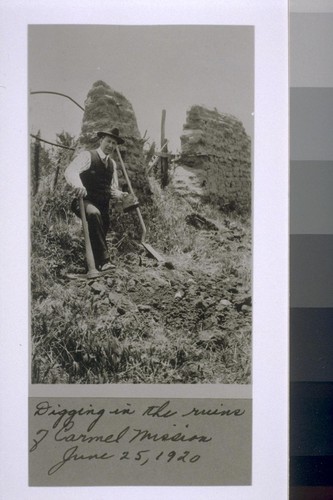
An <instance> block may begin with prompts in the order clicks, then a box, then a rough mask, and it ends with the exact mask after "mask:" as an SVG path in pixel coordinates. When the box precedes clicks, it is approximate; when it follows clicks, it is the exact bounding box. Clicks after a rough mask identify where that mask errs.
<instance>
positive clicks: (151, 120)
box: [28, 25, 254, 152]
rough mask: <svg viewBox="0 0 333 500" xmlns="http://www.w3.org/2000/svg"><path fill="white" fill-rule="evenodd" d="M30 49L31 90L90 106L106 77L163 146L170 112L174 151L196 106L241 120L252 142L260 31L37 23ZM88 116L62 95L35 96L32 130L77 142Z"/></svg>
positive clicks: (32, 99) (31, 110)
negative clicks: (88, 101) (189, 112)
mask: <svg viewBox="0 0 333 500" xmlns="http://www.w3.org/2000/svg"><path fill="white" fill-rule="evenodd" d="M28 44H29V45H28V47H29V58H28V71H29V91H40V90H48V91H55V92H61V93H64V94H67V95H69V96H70V97H72V98H73V99H74V100H76V101H77V102H78V103H80V104H81V105H82V106H84V101H85V99H86V96H87V93H88V91H89V90H90V88H91V87H92V85H93V83H94V82H96V81H97V80H103V81H104V82H105V83H107V84H108V85H110V86H111V87H112V88H113V89H114V90H116V91H118V92H121V93H122V94H123V95H124V96H125V97H126V98H127V99H128V100H129V101H130V102H131V104H132V106H133V109H134V112H135V114H136V118H137V122H138V127H139V130H140V133H141V134H142V135H143V134H144V133H145V130H147V136H148V137H149V138H150V142H152V141H153V140H154V141H156V143H157V145H159V144H160V133H161V132H160V131H161V115H162V109H166V137H167V138H168V139H169V141H170V150H171V151H173V152H176V150H180V135H181V134H182V130H183V125H184V123H185V122H186V111H187V110H188V109H189V108H190V107H191V106H192V105H195V104H197V105H204V106H207V107H208V108H210V109H213V108H214V107H215V108H217V109H218V111H220V112H222V113H230V114H232V115H234V116H236V117H237V118H238V119H240V120H241V121H242V123H243V125H244V127H245V129H246V132H247V133H248V134H249V135H250V136H251V137H252V138H253V112H254V30H253V27H248V26H212V25H211V26H200V25H193V26H190V25H186V26H177V25H173V26H170V25H169V26H156V25H155V26H120V25H108V26H103V25H33V26H30V27H29V34H28ZM82 117H83V112H82V111H81V110H80V109H79V108H78V107H77V106H75V105H74V104H73V103H71V102H70V101H69V100H67V99H64V98H62V97H58V96H53V95H42V94H40V95H33V96H31V97H30V102H29V129H30V132H31V133H36V132H37V131H38V130H39V129H40V130H41V137H42V138H44V139H46V140H50V141H54V140H55V138H56V135H55V134H56V133H59V132H61V131H62V130H65V131H68V132H70V133H71V134H73V135H75V136H76V137H78V135H79V134H80V130H81V124H82Z"/></svg>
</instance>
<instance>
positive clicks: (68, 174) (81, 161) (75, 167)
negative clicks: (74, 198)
mask: <svg viewBox="0 0 333 500" xmlns="http://www.w3.org/2000/svg"><path fill="white" fill-rule="evenodd" d="M90 163H91V155H90V153H89V151H83V152H82V153H80V154H78V156H76V157H75V158H74V160H73V161H72V162H71V163H70V164H69V165H68V167H67V168H66V170H65V179H66V181H67V182H68V184H69V185H70V186H71V187H72V188H81V187H84V186H83V184H82V181H81V179H80V174H81V173H82V172H84V171H85V170H88V168H89V167H90Z"/></svg>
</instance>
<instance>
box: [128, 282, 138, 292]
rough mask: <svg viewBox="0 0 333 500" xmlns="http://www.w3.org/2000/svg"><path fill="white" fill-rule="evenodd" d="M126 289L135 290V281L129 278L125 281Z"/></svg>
mask: <svg viewBox="0 0 333 500" xmlns="http://www.w3.org/2000/svg"><path fill="white" fill-rule="evenodd" d="M127 291H128V292H135V291H136V281H135V280H133V279H131V280H129V281H128V283H127Z"/></svg>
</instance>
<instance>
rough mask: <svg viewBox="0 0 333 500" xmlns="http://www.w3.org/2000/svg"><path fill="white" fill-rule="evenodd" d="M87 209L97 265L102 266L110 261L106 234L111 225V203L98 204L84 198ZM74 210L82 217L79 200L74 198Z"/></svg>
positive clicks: (90, 235) (91, 241)
mask: <svg viewBox="0 0 333 500" xmlns="http://www.w3.org/2000/svg"><path fill="white" fill-rule="evenodd" d="M83 201H84V208H85V211H86V217H87V223H88V229H89V237H90V243H91V247H92V251H93V254H94V259H95V266H96V267H98V266H101V265H103V264H104V263H105V262H108V261H109V252H108V246H107V242H106V234H107V231H108V229H109V226H110V215H109V203H105V204H97V203H93V202H91V201H90V200H87V199H85V200H83ZM72 210H73V212H74V213H75V215H77V216H78V217H80V207H79V201H78V200H77V199H75V200H73V203H72Z"/></svg>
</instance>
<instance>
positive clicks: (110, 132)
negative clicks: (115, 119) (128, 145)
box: [97, 127, 125, 144]
mask: <svg viewBox="0 0 333 500" xmlns="http://www.w3.org/2000/svg"><path fill="white" fill-rule="evenodd" d="M104 135H109V136H111V137H113V139H116V141H117V143H118V144H124V142H125V141H124V139H122V138H121V137H120V135H119V129H118V128H117V127H114V128H112V129H106V130H99V131H98V132H97V137H99V138H101V137H103V136H104Z"/></svg>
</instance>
